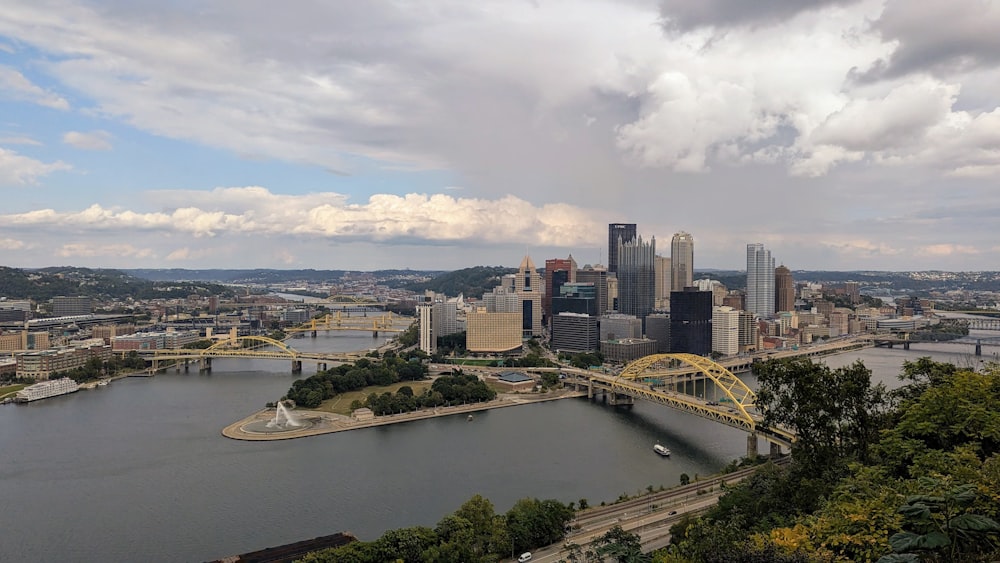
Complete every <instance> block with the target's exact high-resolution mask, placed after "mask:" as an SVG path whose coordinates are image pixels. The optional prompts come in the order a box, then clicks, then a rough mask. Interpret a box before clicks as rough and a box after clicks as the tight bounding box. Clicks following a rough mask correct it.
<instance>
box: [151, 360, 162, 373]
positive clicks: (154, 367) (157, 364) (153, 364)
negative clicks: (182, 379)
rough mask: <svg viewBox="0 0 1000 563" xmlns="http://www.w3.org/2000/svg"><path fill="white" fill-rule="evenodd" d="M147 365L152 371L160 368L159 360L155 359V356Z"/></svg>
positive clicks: (154, 371)
mask: <svg viewBox="0 0 1000 563" xmlns="http://www.w3.org/2000/svg"><path fill="white" fill-rule="evenodd" d="M149 367H150V369H151V370H152V371H153V373H156V372H157V371H159V369H160V360H157V359H156V358H153V363H152V364H150V366H149Z"/></svg>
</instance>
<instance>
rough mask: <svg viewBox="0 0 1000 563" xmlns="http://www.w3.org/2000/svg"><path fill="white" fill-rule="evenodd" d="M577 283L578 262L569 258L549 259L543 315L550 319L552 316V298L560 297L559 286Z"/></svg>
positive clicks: (546, 262)
mask: <svg viewBox="0 0 1000 563" xmlns="http://www.w3.org/2000/svg"><path fill="white" fill-rule="evenodd" d="M575 281H576V261H575V260H573V255H572V254H570V255H569V258H549V259H548V260H546V261H545V298H544V299H543V300H542V313H543V314H544V315H545V318H546V319H548V318H549V317H551V316H552V298H553V297H558V296H559V286H560V285H562V284H564V283H573V282H575Z"/></svg>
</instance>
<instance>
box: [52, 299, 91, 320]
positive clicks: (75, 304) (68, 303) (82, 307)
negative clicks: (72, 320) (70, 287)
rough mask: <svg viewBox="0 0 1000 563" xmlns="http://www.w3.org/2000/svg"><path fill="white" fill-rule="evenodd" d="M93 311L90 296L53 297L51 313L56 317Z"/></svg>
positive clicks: (87, 313)
mask: <svg viewBox="0 0 1000 563" xmlns="http://www.w3.org/2000/svg"><path fill="white" fill-rule="evenodd" d="M93 312H94V300H93V299H92V298H90V297H84V296H76V297H62V296H60V297H53V298H52V314H53V315H54V316H56V317H68V316H72V315H89V314H91V313H93Z"/></svg>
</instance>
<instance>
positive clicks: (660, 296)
mask: <svg viewBox="0 0 1000 563" xmlns="http://www.w3.org/2000/svg"><path fill="white" fill-rule="evenodd" d="M653 265H654V267H653V270H654V272H655V275H656V288H655V289H654V291H653V293H654V298H653V301H654V302H653V307H654V308H656V310H657V311H663V310H666V309H668V308H669V307H670V258H668V257H666V256H657V257H656V259H655V260H654V261H653Z"/></svg>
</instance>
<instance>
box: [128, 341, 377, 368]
mask: <svg viewBox="0 0 1000 563" xmlns="http://www.w3.org/2000/svg"><path fill="white" fill-rule="evenodd" d="M150 352H151V353H150ZM139 353H140V355H142V356H144V357H146V358H147V359H150V360H151V361H152V362H153V364H152V370H153V371H154V372H155V371H158V370H159V369H160V367H161V366H162V365H163V363H164V362H171V363H177V364H182V365H183V366H184V369H185V370H187V368H188V364H189V362H192V361H197V362H198V369H199V370H200V371H211V370H212V359H213V358H251V359H258V360H291V362H292V373H301V372H302V362H303V361H309V362H312V361H315V362H316V369H317V370H325V369H327V366H328V364H329V363H330V362H345V361H351V360H356V359H358V358H360V357H362V356H363V355H364V353H363V352H347V353H323V352H299V351H298V350H296V349H295V348H292V347H291V346H289V345H287V344H285V343H284V342H281V341H279V340H275V339H273V338H268V337H266V336H239V337H237V338H230V339H227V340H221V341H219V342H216V343H215V344H213V345H211V346H210V347H208V348H203V349H181V350H152V351H147V352H143V351H140V352H139Z"/></svg>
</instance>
